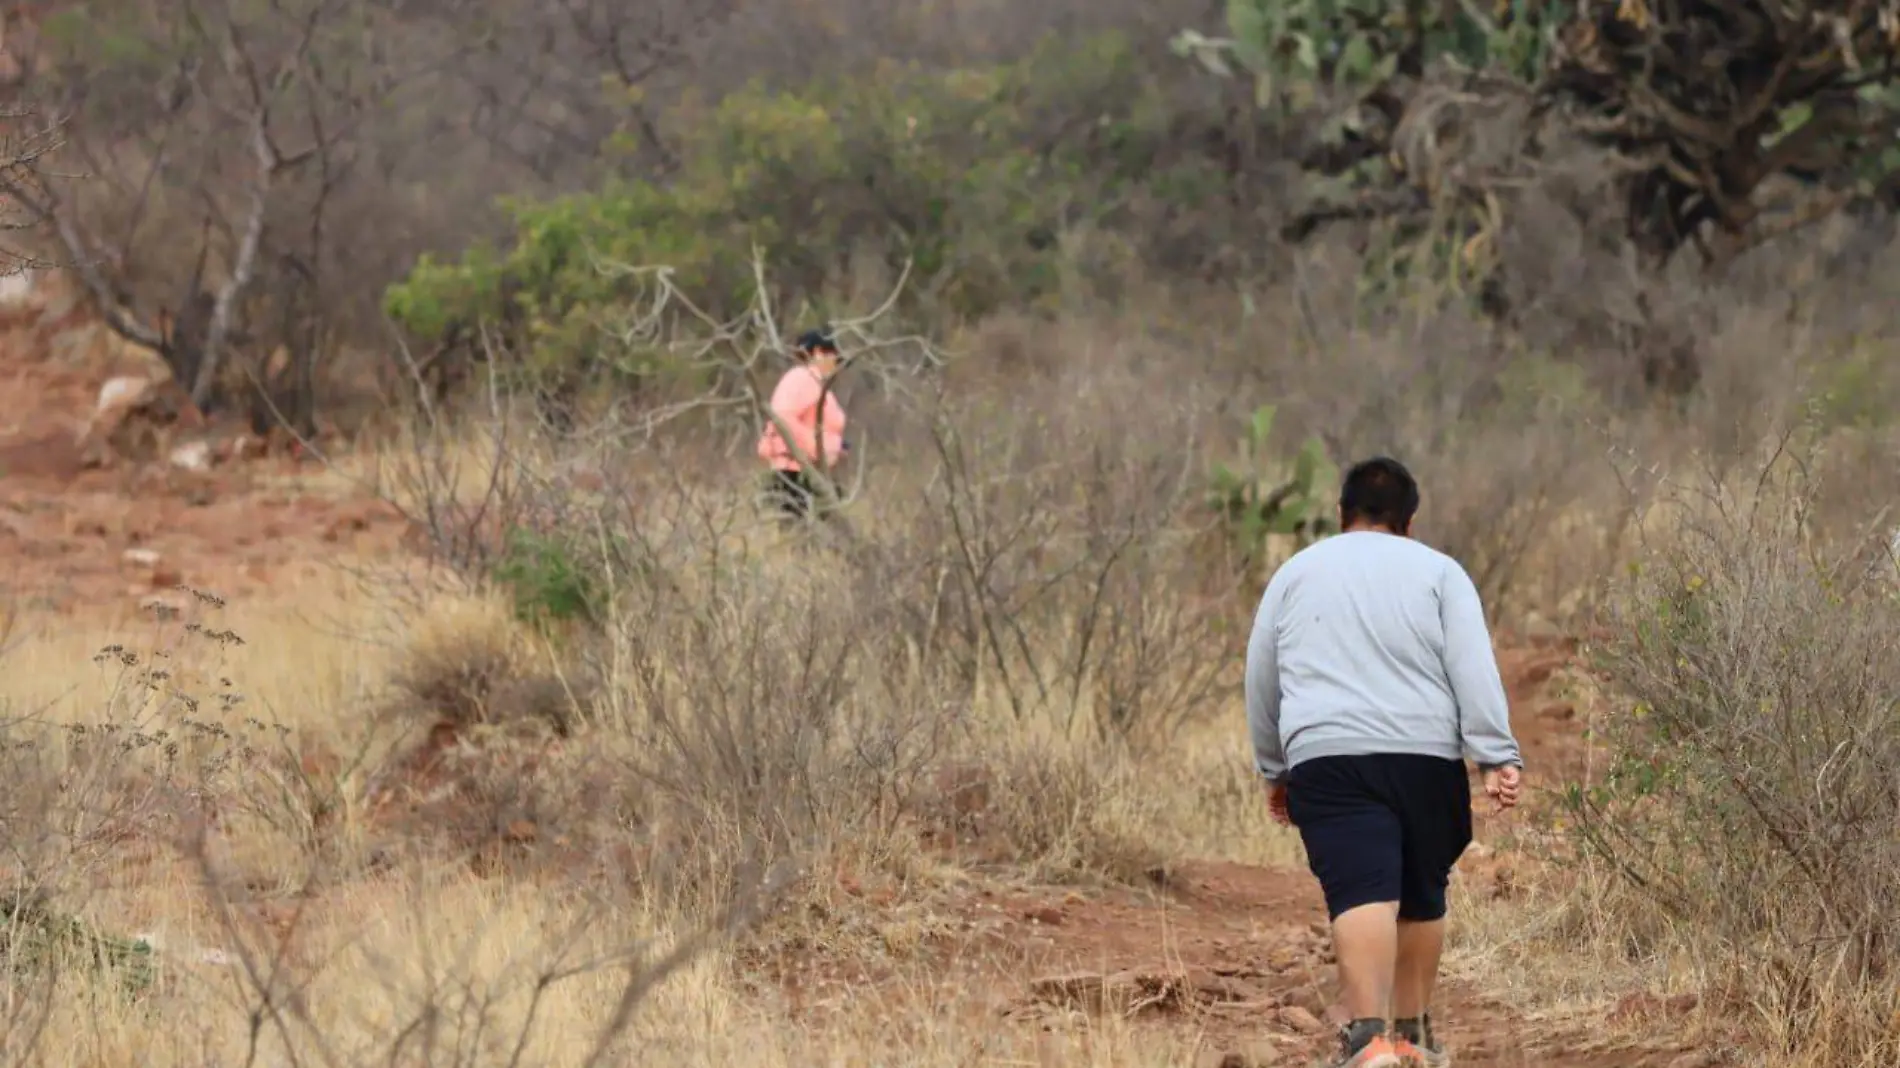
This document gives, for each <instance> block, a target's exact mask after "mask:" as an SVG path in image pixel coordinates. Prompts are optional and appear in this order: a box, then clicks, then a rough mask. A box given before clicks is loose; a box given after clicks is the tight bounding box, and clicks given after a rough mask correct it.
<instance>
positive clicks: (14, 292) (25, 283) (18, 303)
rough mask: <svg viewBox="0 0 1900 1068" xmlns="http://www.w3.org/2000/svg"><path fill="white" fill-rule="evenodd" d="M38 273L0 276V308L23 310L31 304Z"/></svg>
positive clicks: (11, 273)
mask: <svg viewBox="0 0 1900 1068" xmlns="http://www.w3.org/2000/svg"><path fill="white" fill-rule="evenodd" d="M38 280H39V279H38V272H36V271H12V272H10V273H8V274H5V275H0V307H4V308H25V307H28V306H30V305H31V304H32V303H33V298H34V297H35V296H36V295H37V293H36V292H35V290H36V289H37V288H38V287H37V286H36V284H35V283H37V282H38Z"/></svg>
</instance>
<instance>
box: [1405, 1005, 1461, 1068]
mask: <svg viewBox="0 0 1900 1068" xmlns="http://www.w3.org/2000/svg"><path fill="white" fill-rule="evenodd" d="M1392 1045H1393V1048H1395V1049H1396V1050H1397V1051H1398V1054H1399V1058H1400V1059H1401V1060H1403V1061H1404V1062H1405V1063H1406V1064H1412V1065H1420V1066H1422V1068H1451V1054H1449V1053H1446V1052H1445V1047H1444V1046H1442V1045H1440V1044H1439V1041H1438V1036H1437V1035H1436V1034H1434V1033H1433V1032H1432V1019H1431V1017H1430V1016H1427V1017H1425V1018H1424V1019H1422V1020H1397V1021H1394V1022H1393V1025H1392Z"/></svg>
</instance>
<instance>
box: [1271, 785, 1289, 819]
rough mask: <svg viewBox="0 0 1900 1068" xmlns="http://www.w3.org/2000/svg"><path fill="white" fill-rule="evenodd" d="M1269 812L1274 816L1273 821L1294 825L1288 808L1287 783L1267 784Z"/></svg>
mask: <svg viewBox="0 0 1900 1068" xmlns="http://www.w3.org/2000/svg"><path fill="white" fill-rule="evenodd" d="M1267 814H1268V815H1270V816H1272V817H1273V822H1275V823H1277V824H1279V825H1280V826H1282V827H1291V826H1293V817H1292V815H1290V814H1289V813H1288V812H1287V808H1286V783H1283V782H1270V783H1268V784H1267Z"/></svg>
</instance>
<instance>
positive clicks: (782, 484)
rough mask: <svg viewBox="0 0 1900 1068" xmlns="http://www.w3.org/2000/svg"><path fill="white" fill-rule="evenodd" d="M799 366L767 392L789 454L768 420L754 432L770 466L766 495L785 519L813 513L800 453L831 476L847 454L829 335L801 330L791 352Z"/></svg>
mask: <svg viewBox="0 0 1900 1068" xmlns="http://www.w3.org/2000/svg"><path fill="white" fill-rule="evenodd" d="M794 351H795V353H796V355H797V359H798V365H797V366H795V367H793V368H791V369H790V370H788V371H786V372H785V374H784V375H783V376H781V377H780V378H779V380H778V387H777V388H776V389H774V390H772V401H771V406H772V414H773V415H775V416H777V417H778V420H779V421H780V422H783V423H784V424H785V426H786V428H787V429H788V430H790V431H791V434H792V443H793V444H795V445H796V446H797V450H796V451H794V450H793V449H792V447H791V445H788V444H787V443H786V441H785V436H784V435H783V434H781V433H780V432H779V428H778V426H777V425H776V424H775V423H774V422H773V420H771V419H767V420H766V422H765V429H764V431H763V432H761V433H760V434H759V459H761V460H764V461H765V462H766V463H767V464H769V465H770V466H771V468H772V472H771V474H770V476H768V477H769V482H768V484H767V490H766V492H767V495H768V497H770V499H771V500H772V502H773V504H774V505H775V506H776V507H777V508H778V509H779V511H780V512H782V513H783V514H784V515H785V516H786V517H787V518H790V519H802V518H804V517H805V516H806V515H807V514H810V513H811V512H812V510H813V509H812V505H813V503H814V500H815V498H816V497H817V496H818V487H817V485H816V483H815V482H814V481H813V479H812V478H811V476H810V473H809V472H808V471H807V470H806V469H805V465H804V464H803V463H802V462H801V461H800V459H799V457H800V456H801V455H802V456H804V457H805V458H807V459H809V460H810V461H811V462H812V463H813V464H814V465H816V466H817V467H818V468H819V469H820V470H823V471H825V472H826V473H830V471H832V470H833V469H834V468H835V467H836V466H837V463H838V461H839V460H840V459H842V458H843V457H844V456H845V455H846V454H847V453H849V452H850V450H851V444H850V442H848V441H846V440H845V436H844V425H845V415H844V405H843V404H842V403H841V402H840V401H839V400H838V397H837V395H836V394H834V393H832V391H831V376H832V375H834V374H836V373H837V370H838V344H837V341H836V340H834V339H833V338H832V336H831V333H830V331H828V330H824V329H819V330H811V331H808V332H806V333H805V334H804V335H803V336H802V337H800V338H799V339H798V347H797V348H796V350H794Z"/></svg>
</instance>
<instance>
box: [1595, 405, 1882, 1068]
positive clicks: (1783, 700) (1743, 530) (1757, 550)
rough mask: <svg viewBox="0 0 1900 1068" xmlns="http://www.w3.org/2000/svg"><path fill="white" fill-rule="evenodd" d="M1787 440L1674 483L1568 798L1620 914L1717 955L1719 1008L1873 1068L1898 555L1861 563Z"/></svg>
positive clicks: (1624, 616)
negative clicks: (1605, 730) (1587, 775)
mask: <svg viewBox="0 0 1900 1068" xmlns="http://www.w3.org/2000/svg"><path fill="white" fill-rule="evenodd" d="M1794 440H1798V439H1791V440H1790V442H1784V447H1783V448H1782V449H1780V450H1777V451H1776V452H1775V454H1774V455H1773V456H1772V457H1770V458H1769V459H1768V460H1766V461H1765V462H1764V463H1762V464H1760V465H1758V466H1757V469H1756V471H1755V472H1754V475H1753V477H1751V478H1735V479H1729V480H1721V479H1716V478H1709V479H1707V480H1705V482H1704V483H1703V484H1701V485H1690V486H1683V485H1680V484H1677V485H1673V486H1670V487H1668V488H1666V490H1665V491H1664V493H1663V495H1662V499H1663V502H1664V508H1662V509H1659V510H1658V514H1659V515H1661V514H1663V513H1667V514H1668V515H1669V516H1670V519H1671V521H1672V522H1673V529H1672V530H1669V531H1662V530H1657V529H1654V528H1651V529H1648V530H1647V531H1646V541H1645V546H1644V547H1645V554H1644V556H1643V559H1642V564H1641V567H1640V569H1639V570H1638V571H1637V573H1636V575H1635V577H1634V578H1633V579H1632V580H1631V581H1630V582H1629V583H1628V584H1627V585H1626V586H1625V588H1624V589H1623V590H1622V591H1621V596H1620V597H1619V598H1618V599H1617V601H1616V602H1615V604H1614V607H1613V610H1612V612H1611V615H1610V617H1609V620H1608V622H1609V624H1610V627H1609V633H1610V638H1609V639H1608V640H1607V643H1606V644H1605V646H1604V647H1603V648H1602V650H1601V653H1602V664H1603V668H1604V670H1605V672H1606V673H1607V677H1608V679H1609V680H1610V681H1611V682H1612V683H1613V684H1614V685H1615V687H1616V688H1617V692H1618V693H1619V694H1621V695H1624V698H1625V700H1626V702H1627V703H1624V704H1622V705H1621V706H1620V707H1619V709H1618V713H1617V720H1616V722H1615V723H1614V725H1613V728H1612V730H1611V731H1610V736H1611V738H1612V742H1613V745H1614V746H1615V754H1616V758H1617V759H1616V762H1615V764H1614V765H1613V766H1612V768H1611V770H1610V773H1609V774H1608V776H1607V778H1606V779H1605V781H1604V782H1603V784H1602V785H1600V786H1597V787H1592V788H1589V789H1585V788H1581V787H1579V788H1575V789H1573V791H1572V793H1571V795H1570V803H1571V806H1572V808H1573V809H1574V811H1575V813H1576V815H1577V817H1578V827H1579V829H1580V833H1581V834H1582V836H1583V840H1584V841H1585V842H1586V843H1587V844H1588V845H1589V846H1590V847H1592V848H1593V850H1594V852H1595V855H1596V856H1598V857H1600V858H1602V859H1603V860H1604V861H1605V862H1607V863H1608V864H1609V865H1610V866H1611V867H1612V868H1613V870H1614V871H1615V872H1616V873H1617V874H1618V875H1619V876H1620V877H1621V878H1622V879H1623V880H1626V881H1627V882H1628V883H1629V884H1631V885H1632V886H1633V887H1634V888H1635V889H1637V890H1638V891H1639V893H1638V894H1636V895H1632V896H1630V897H1628V898H1624V899H1621V900H1622V903H1623V907H1624V908H1626V909H1631V910H1636V911H1638V912H1641V911H1647V910H1654V912H1655V913H1657V914H1659V915H1661V916H1663V917H1666V918H1668V919H1669V920H1670V921H1671V924H1672V926H1674V927H1675V928H1676V929H1677V930H1678V931H1686V932H1688V937H1690V938H1691V939H1693V940H1694V941H1695V943H1696V948H1697V951H1698V952H1699V953H1700V954H1702V955H1703V959H1704V960H1705V961H1707V962H1710V963H1711V965H1712V966H1713V971H1714V974H1713V975H1712V976H1711V977H1710V982H1711V983H1712V985H1713V986H1714V988H1715V989H1714V991H1713V993H1715V994H1717V995H1718V997H1719V1000H1720V1002H1721V1005H1722V1008H1721V1010H1720V1011H1722V1012H1724V1013H1725V1014H1739V1015H1741V1016H1742V1017H1743V1018H1745V1019H1747V1020H1748V1022H1749V1023H1750V1025H1751V1027H1752V1029H1753V1030H1755V1031H1756V1032H1758V1033H1760V1034H1762V1035H1764V1036H1765V1037H1766V1038H1768V1039H1769V1040H1770V1041H1772V1042H1773V1043H1774V1045H1775V1047H1776V1048H1777V1049H1779V1050H1781V1051H1783V1052H1784V1053H1789V1054H1792V1053H1795V1052H1797V1051H1800V1052H1803V1053H1804V1054H1807V1055H1818V1056H1820V1057H1821V1060H1820V1061H1817V1062H1815V1063H1827V1064H1866V1063H1874V1062H1876V1061H1884V1060H1886V1059H1890V1058H1892V1057H1893V1056H1894V1055H1895V1054H1896V1052H1900V1050H1896V1047H1895V1045H1894V1039H1893V1035H1892V1031H1891V1027H1890V1020H1891V1014H1892V1012H1893V1010H1894V1008H1895V1005H1896V998H1897V996H1900V987H1896V985H1895V981H1894V975H1893V972H1892V967H1891V961H1892V957H1891V952H1890V947H1891V946H1892V944H1893V940H1894V938H1895V936H1896V934H1900V931H1897V930H1896V928H1895V925H1894V920H1893V912H1892V910H1891V909H1890V908H1888V907H1887V905H1886V903H1887V902H1891V901H1893V900H1894V899H1895V895H1896V894H1897V893H1900V854H1897V853H1896V852H1895V843H1896V842H1897V841H1900V789H1897V788H1896V780H1895V778H1894V775H1893V768H1894V767H1895V766H1896V761H1900V720H1896V718H1895V715H1896V714H1895V708H1894V704H1893V694H1894V692H1895V689H1896V686H1900V675H1897V674H1896V667H1895V661H1894V658H1893V657H1892V656H1891V655H1890V650H1891V646H1892V635H1893V633H1894V628H1895V626H1896V625H1897V624H1900V601H1896V599H1895V596H1894V592H1893V591H1894V586H1893V582H1892V578H1893V571H1892V567H1891V565H1889V566H1888V567H1886V568H1883V569H1882V570H1883V571H1885V574H1884V575H1874V576H1869V574H1868V572H1867V569H1866V568H1865V566H1864V565H1865V561H1866V559H1867V553H1866V545H1867V543H1868V541H1869V540H1872V539H1873V538H1874V537H1875V532H1872V531H1869V530H1868V529H1867V527H1866V525H1865V524H1864V522H1863V523H1855V522H1852V521H1848V522H1843V521H1842V517H1841V516H1839V515H1835V516H1827V515H1825V514H1822V513H1818V512H1817V511H1816V509H1815V507H1814V506H1815V503H1816V501H1817V500H1820V499H1822V498H1823V497H1824V495H1825V493H1826V490H1825V486H1826V484H1827V483H1828V482H1829V481H1830V479H1831V478H1832V477H1833V475H1834V472H1833V471H1832V470H1831V469H1830V465H1827V464H1825V463H1820V464H1817V463H1816V462H1815V460H1816V454H1815V452H1814V450H1813V449H1812V448H1811V447H1805V446H1804V447H1796V446H1795V445H1794V444H1792V443H1791V442H1792V441H1794ZM1864 507H1865V502H1864V500H1863V508H1864ZM1879 538H1880V539H1881V540H1884V535H1879ZM1645 926H1648V927H1649V929H1651V930H1652V931H1653V930H1655V929H1656V925H1654V924H1648V925H1645Z"/></svg>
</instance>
